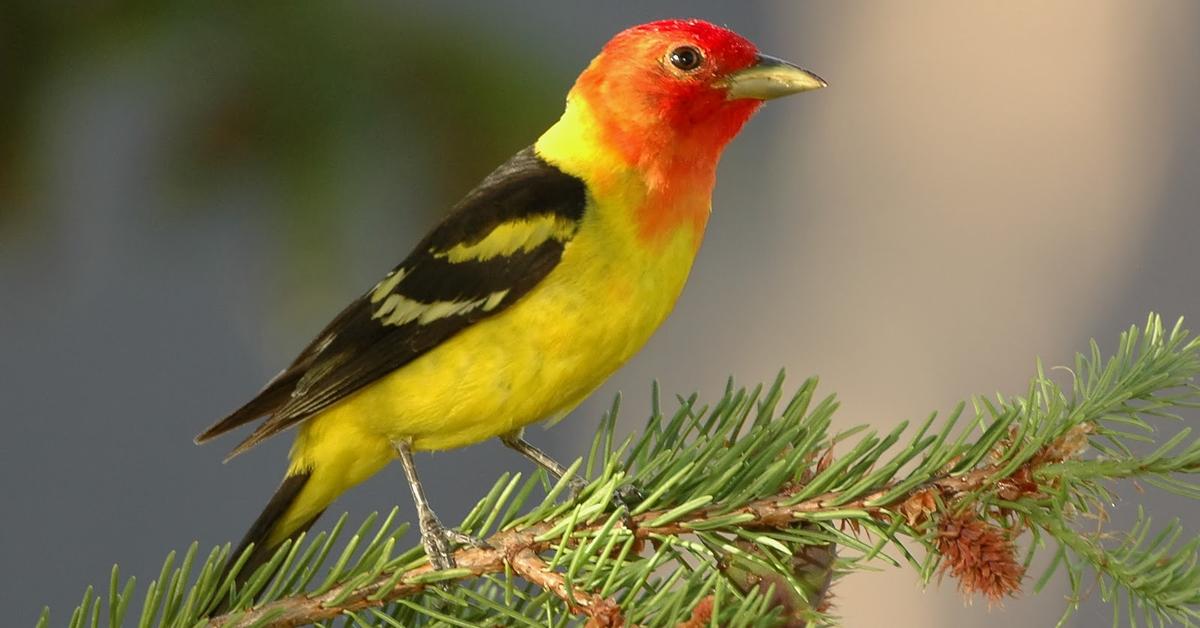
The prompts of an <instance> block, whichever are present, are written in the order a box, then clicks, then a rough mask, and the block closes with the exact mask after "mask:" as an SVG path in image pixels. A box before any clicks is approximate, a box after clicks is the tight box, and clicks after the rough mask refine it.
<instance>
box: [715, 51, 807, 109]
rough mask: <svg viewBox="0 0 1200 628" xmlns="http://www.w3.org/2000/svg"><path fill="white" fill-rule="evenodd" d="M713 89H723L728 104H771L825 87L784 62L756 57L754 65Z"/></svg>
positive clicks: (726, 78) (724, 80) (733, 74)
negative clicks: (742, 101)
mask: <svg viewBox="0 0 1200 628" xmlns="http://www.w3.org/2000/svg"><path fill="white" fill-rule="evenodd" d="M717 85H718V86H720V87H724V88H725V90H726V94H727V96H726V98H728V99H729V100H738V99H741V98H754V99H756V100H771V99H772V98H779V97H780V96H789V95H791V94H798V93H800V92H807V91H808V90H810V89H821V88H822V87H826V86H827V85H828V83H826V82H825V81H824V80H823V79H821V77H819V76H817V75H816V74H813V73H812V72H809V71H808V70H805V69H804V68H801V67H799V66H795V65H792V64H791V63H788V62H787V61H784V60H782V59H776V58H775V57H768V56H767V55H758V61H757V62H756V63H755V64H754V65H752V66H750V67H748V68H746V69H744V70H738V71H737V72H734V73H732V74H730V75H728V76H726V77H725V78H724V79H722V80H721V81H720V82H719V83H718V84H717Z"/></svg>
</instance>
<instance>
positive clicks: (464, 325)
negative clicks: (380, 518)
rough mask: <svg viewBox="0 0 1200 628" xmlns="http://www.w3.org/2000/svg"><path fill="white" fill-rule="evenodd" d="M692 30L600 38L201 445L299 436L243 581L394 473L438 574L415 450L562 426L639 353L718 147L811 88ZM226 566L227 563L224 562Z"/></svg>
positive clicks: (668, 288) (754, 55)
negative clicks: (502, 144) (530, 126)
mask: <svg viewBox="0 0 1200 628" xmlns="http://www.w3.org/2000/svg"><path fill="white" fill-rule="evenodd" d="M824 86H825V83H824V81H822V80H821V79H820V78H819V77H817V76H816V75H814V74H812V73H810V72H807V71H805V70H802V69H800V68H798V67H796V66H794V65H791V64H789V63H786V62H783V61H780V60H778V59H774V58H771V57H767V56H764V55H760V54H759V53H758V50H757V49H756V48H755V46H754V45H753V44H751V43H750V42H749V41H747V40H746V39H744V38H742V37H741V36H739V35H738V34H736V33H734V32H732V31H730V30H727V29H724V28H721V27H718V26H714V25H712V24H709V23H707V22H703V21H699V20H666V21H660V22H653V23H649V24H643V25H641V26H635V27H633V28H630V29H628V30H625V31H623V32H621V33H619V34H618V35H616V36H615V37H613V39H612V40H611V41H609V42H608V44H606V45H605V46H604V49H603V50H602V51H601V52H600V54H599V55H598V56H597V57H596V58H595V59H593V60H592V62H591V64H590V65H588V67H587V69H585V70H584V71H583V73H582V74H580V75H579V78H578V79H577V80H576V81H575V85H574V86H573V87H572V88H571V90H570V92H569V93H568V94H567V104H566V109H565V111H564V113H563V115H562V117H561V118H560V119H559V120H558V122H556V123H555V124H554V125H553V126H551V127H550V129H549V130H547V131H546V132H545V133H544V134H543V135H542V136H541V137H540V138H539V139H538V140H537V141H536V142H535V143H534V144H533V146H530V147H528V148H525V149H524V150H522V151H520V152H518V153H517V154H516V155H515V156H513V158H512V159H510V160H509V161H508V162H507V163H505V164H503V165H502V166H500V167H499V168H498V169H496V171H495V172H493V173H491V174H490V175H488V177H487V178H485V179H484V180H483V182H482V183H480V184H479V186H478V187H477V188H475V189H474V190H472V191H471V192H470V193H469V194H467V195H466V197H465V198H463V200H462V201H460V202H459V203H458V204H457V205H456V206H454V207H453V208H452V209H451V211H450V213H449V215H448V216H447V217H446V218H445V219H444V220H442V222H441V223H440V224H439V225H437V226H436V227H435V228H434V229H433V231H432V232H430V233H429V235H427V236H426V237H425V239H423V240H421V241H420V243H419V244H417V247H416V249H414V250H413V251H412V252H411V253H410V254H409V255H408V257H407V258H405V260H404V261H403V262H401V263H400V265H399V266H397V267H396V268H395V269H393V270H392V271H391V272H390V273H388V274H387V275H386V276H385V277H384V278H383V280H382V281H380V282H379V283H378V284H376V285H375V286H374V287H373V288H371V289H370V290H368V291H367V292H366V294H364V295H363V296H362V297H360V298H359V299H357V300H356V301H354V302H353V303H351V304H350V305H349V307H347V308H346V309H345V310H343V311H342V313H341V314H339V315H338V316H337V318H335V319H333V322H331V323H329V325H328V326H327V327H325V329H324V330H322V331H321V333H320V334H318V335H317V337H316V339H315V340H313V341H312V343H311V344H309V345H308V347H306V348H305V349H304V350H303V351H302V352H301V353H300V356H299V357H297V358H296V360H295V361H294V362H292V364H291V365H290V366H289V367H288V368H287V369H285V370H284V371H283V372H282V373H281V374H280V375H279V376H277V377H276V378H275V379H274V380H272V381H271V382H270V383H269V384H267V386H266V388H264V389H263V390H262V391H261V392H260V393H259V394H258V395H257V396H256V397H254V399H252V400H250V402H249V403H247V404H246V405H244V406H242V407H241V408H240V409H238V410H237V411H236V412H234V413H233V414H231V415H229V416H228V417H226V418H225V419H223V420H221V421H220V422H218V423H217V424H216V425H213V426H212V427H210V428H209V429H207V430H205V431H204V433H202V434H200V435H199V436H197V437H196V442H197V443H201V442H204V441H207V440H209V439H211V438H213V437H214V436H217V435H219V434H223V433H225V432H227V431H229V430H232V429H234V428H236V427H238V426H240V425H243V424H245V423H248V422H250V421H252V420H254V419H257V418H259V417H266V418H265V420H264V421H263V422H262V423H261V424H259V425H258V427H257V429H255V430H254V432H253V433H251V434H250V436H249V437H247V438H246V439H245V440H244V441H242V443H241V444H240V445H238V446H237V447H236V448H235V449H234V450H233V452H232V454H230V457H232V456H234V455H237V454H240V453H242V452H244V451H246V450H247V449H249V448H250V447H253V446H254V445H255V444H257V443H259V442H261V441H262V440H263V439H266V438H268V437H270V436H273V435H275V434H278V433H280V432H282V431H284V430H286V429H288V428H290V427H292V426H299V431H298V433H297V435H296V441H295V444H294V445H293V446H292V450H291V464H290V466H289V467H288V470H287V474H286V475H285V476H284V480H283V483H282V485H281V486H280V487H279V489H278V491H277V492H276V493H275V495H274V497H272V498H271V501H270V503H269V504H267V507H266V509H265V510H264V511H263V512H262V514H261V515H260V516H259V518H258V520H256V521H255V522H254V524H253V525H252V526H251V528H250V530H249V532H248V533H247V534H246V537H245V539H244V540H243V541H242V546H241V548H242V549H240V550H239V552H240V551H242V550H244V548H246V547H247V546H248V545H249V544H251V543H253V544H254V545H255V549H254V551H253V554H252V555H251V558H250V560H249V562H248V563H247V565H246V566H245V567H244V569H243V573H249V570H251V569H253V568H254V567H255V566H256V565H258V564H261V563H262V561H264V560H265V559H266V558H268V557H269V556H270V555H271V553H272V551H273V550H274V548H276V547H277V546H279V545H280V544H281V543H282V542H283V541H284V540H286V539H288V538H293V537H295V536H296V535H298V534H299V533H300V532H301V531H303V530H306V529H308V527H309V526H311V525H312V523H313V521H315V520H316V518H317V517H318V516H320V514H321V513H322V512H323V511H324V510H325V508H326V507H327V506H329V504H330V503H331V502H332V501H333V500H334V499H335V498H336V497H337V496H338V495H340V494H341V493H342V492H343V491H345V490H346V489H348V488H350V487H352V486H354V485H356V484H358V483H359V482H362V481H363V480H365V479H366V478H368V477H370V476H371V475H373V474H375V473H376V472H377V471H379V470H380V469H382V468H383V467H384V466H385V465H387V464H388V463H389V462H391V461H392V460H394V459H396V458H399V459H400V462H401V464H402V465H403V467H404V471H405V474H406V475H407V477H408V480H409V483H410V485H411V488H412V493H413V499H414V501H415V502H416V506H417V510H418V514H419V521H420V527H421V535H422V542H423V543H424V546H425V550H426V553H427V554H428V555H429V559H430V562H431V563H432V564H433V566H434V567H435V568H447V567H450V566H452V565H453V564H454V561H453V558H452V553H451V544H452V543H453V542H463V541H468V540H470V539H468V538H466V537H465V535H462V534H459V533H457V532H455V531H452V530H448V529H446V528H444V527H443V526H442V525H441V523H440V522H439V521H438V519H437V517H436V516H435V515H434V513H433V511H432V509H431V508H430V506H429V503H428V501H427V499H426V497H425V493H424V491H423V490H422V488H421V484H420V482H419V481H418V478H417V472H416V468H415V466H414V464H413V459H412V455H413V452H416V451H430V450H444V449H454V448H456V447H463V446H465V445H470V444H473V443H478V442H480V441H483V440H485V439H488V438H493V437H499V438H500V439H501V440H502V441H503V442H504V444H505V445H507V446H509V447H511V448H513V449H515V450H516V451H518V452H520V453H521V454H523V455H525V456H527V457H529V458H530V459H532V460H533V461H534V462H535V463H537V464H539V465H541V466H542V467H544V468H546V469H547V470H548V471H550V472H551V473H554V474H558V475H561V474H562V473H563V468H562V466H560V465H559V464H557V463H556V462H554V460H553V459H552V458H550V457H549V456H547V455H546V454H545V453H543V452H541V451H540V450H538V449H536V448H535V447H533V446H532V445H530V444H529V443H528V442H526V441H525V440H524V439H523V438H522V429H523V428H524V427H525V426H527V425H529V424H531V423H535V422H537V421H543V420H555V419H558V418H561V417H562V416H564V415H565V414H567V413H568V412H570V411H571V409H572V408H574V407H575V406H576V405H578V404H579V403H580V402H581V401H582V400H583V399H584V398H586V397H587V396H588V395H589V394H590V393H591V392H592V391H594V390H595V389H596V388H597V387H598V386H599V385H600V384H601V383H602V382H603V381H604V380H605V379H606V378H607V377H608V376H609V375H610V374H612V372H613V371H615V370H616V369H617V368H618V367H620V366H621V365H622V364H623V363H625V361H626V360H628V359H629V358H630V356H632V355H633V354H634V353H635V352H637V351H638V350H639V349H640V348H641V347H642V345H643V344H645V342H646V341H647V340H648V339H649V338H650V335H651V334H652V333H653V332H654V330H655V329H656V328H658V326H659V325H660V324H661V323H662V322H663V320H664V319H665V318H666V317H667V314H668V313H670V311H671V309H672V307H673V306H674V304H675V300H676V298H677V297H678V296H679V293H680V291H681V290H682V289H683V285H684V282H685V280H686V279H687V276H688V271H689V270H690V269H691V267H692V261H693V259H694V258H695V256H696V251H697V250H698V248H699V247H700V241H701V238H702V236H703V235H704V228H705V224H706V223H707V221H708V215H709V211H710V209H711V202H712V199H711V197H712V190H713V184H714V182H715V176H716V168H717V161H718V159H719V158H720V156H721V151H722V149H723V148H724V147H725V145H726V144H727V143H728V142H729V141H730V140H731V139H733V137H734V135H736V134H737V133H738V131H739V130H740V129H741V128H742V125H743V124H744V123H745V122H746V121H747V120H748V119H749V118H750V116H751V115H752V114H753V113H754V112H755V111H756V110H757V109H758V108H759V106H760V105H761V104H762V102H763V101H764V100H768V99H771V98H777V97H780V96H786V95H788V94H794V93H797V92H802V91H805V90H811V89H816V88H819V87H824ZM235 557H236V555H235Z"/></svg>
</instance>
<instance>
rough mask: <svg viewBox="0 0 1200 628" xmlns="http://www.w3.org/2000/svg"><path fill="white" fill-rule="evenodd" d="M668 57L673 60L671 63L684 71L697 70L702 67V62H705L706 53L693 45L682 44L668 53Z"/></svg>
mask: <svg viewBox="0 0 1200 628" xmlns="http://www.w3.org/2000/svg"><path fill="white" fill-rule="evenodd" d="M667 58H668V59H670V60H671V65H673V66H675V67H677V68H679V69H680V70H683V71H684V72H690V71H692V70H695V69H696V68H698V67H700V64H702V63H704V55H702V54H700V51H699V50H696V49H695V48H694V47H692V46H680V47H678V48H676V49H674V50H672V51H671V54H669V55H667Z"/></svg>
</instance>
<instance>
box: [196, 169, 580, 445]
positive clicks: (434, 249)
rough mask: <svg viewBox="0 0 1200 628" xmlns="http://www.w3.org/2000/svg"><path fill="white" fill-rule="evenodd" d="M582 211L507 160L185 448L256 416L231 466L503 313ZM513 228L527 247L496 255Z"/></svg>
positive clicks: (564, 180) (550, 176)
mask: <svg viewBox="0 0 1200 628" xmlns="http://www.w3.org/2000/svg"><path fill="white" fill-rule="evenodd" d="M585 203H586V188H585V186H584V184H583V182H582V181H581V180H579V179H578V178H575V177H572V176H570V175H567V174H565V173H563V172H562V171H561V170H559V169H557V168H555V167H554V166H552V165H550V164H548V163H546V162H545V161H543V160H542V159H541V158H540V157H538V156H537V155H536V154H535V153H534V151H533V148H532V147H531V148H526V149H525V150H523V151H521V152H519V153H517V154H516V155H515V156H514V157H513V158H512V159H510V160H509V161H508V162H507V163H505V164H504V165H503V166H501V167H500V168H498V169H497V170H496V171H495V172H493V173H492V174H490V175H488V177H487V178H486V179H484V180H483V182H482V183H481V184H480V185H479V187H477V188H476V189H475V190H473V191H472V192H471V193H470V194H469V195H467V197H466V198H464V199H463V200H462V201H461V202H459V204H458V205H456V206H455V207H454V209H453V210H452V212H451V213H450V215H449V216H448V217H447V218H446V219H445V220H443V221H442V223H441V224H440V225H438V226H437V227H436V228H435V229H434V230H433V231H432V232H431V233H430V234H429V235H428V236H426V237H425V239H424V240H422V241H421V243H420V244H418V245H417V247H416V249H415V250H414V251H413V252H412V253H411V254H410V255H409V256H408V258H407V259H405V260H404V262H402V263H401V264H400V265H399V266H397V267H396V268H395V269H393V270H392V272H391V273H389V274H388V275H387V277H385V278H384V279H383V281H381V282H379V284H377V285H376V286H375V287H374V288H373V289H372V290H370V291H369V292H367V293H366V294H364V295H363V296H361V297H359V298H358V299H357V300H355V301H354V302H353V303H351V304H350V306H349V307H347V308H346V309H345V310H343V311H342V313H341V314H339V315H338V316H337V318H335V319H334V320H333V322H331V323H330V324H329V325H328V326H327V327H326V328H325V329H324V330H323V331H322V332H321V333H320V334H319V335H318V336H317V337H316V339H315V340H313V341H312V343H311V344H309V345H308V347H307V348H305V349H304V351H303V352H301V353H300V355H299V357H297V358H296V360H295V361H294V362H293V363H292V364H291V366H289V367H288V368H287V369H286V370H284V371H283V372H282V373H280V374H279V376H277V377H276V378H275V379H274V380H272V381H271V383H269V384H268V385H267V387H266V388H264V389H263V390H262V392H260V393H259V394H258V396H256V397H255V398H254V399H252V400H251V401H250V402H249V403H247V404H246V405H244V406H242V407H241V408H240V409H238V410H237V411H236V412H234V413H233V414H231V415H229V416H228V417H226V418H225V419H222V420H221V421H219V422H218V423H217V424H215V425H213V426H212V427H210V428H209V429H207V430H205V431H204V432H203V433H202V434H200V435H199V436H197V437H196V442H197V443H201V442H204V441H207V440H209V439H210V438H213V437H214V436H217V435H219V434H223V433H225V432H227V431H229V430H231V429H233V428H235V427H238V426H239V425H243V424H245V423H248V422H250V421H253V420H254V419H256V418H258V417H261V416H266V417H267V420H266V421H264V422H263V423H262V424H261V425H259V426H258V428H257V429H256V430H255V431H254V433H252V434H251V435H250V436H249V437H248V438H246V440H244V441H242V443H241V444H240V445H238V446H237V447H236V448H235V449H234V450H233V452H232V453H230V457H233V456H236V455H237V454H239V453H241V452H243V451H245V450H246V449H249V448H250V447H253V446H254V445H256V444H257V443H259V442H261V441H262V440H263V439H265V438H267V437H269V436H272V435H274V434H277V433H279V432H281V431H283V430H285V429H287V428H288V427H291V426H292V425H295V424H296V423H299V422H301V421H303V420H305V419H307V418H309V417H311V416H313V415H314V414H316V413H318V412H320V411H322V410H324V409H326V408H328V407H329V406H331V405H333V404H335V403H337V402H338V401H340V400H342V399H345V398H346V397H347V396H349V395H350V394H352V393H354V392H355V391H357V390H359V389H361V388H362V387H364V386H366V385H368V384H370V383H371V382H374V381H375V380H377V379H379V378H380V377H382V376H384V375H386V374H388V373H390V372H392V371H394V370H396V369H398V368H400V367H402V366H404V365H405V364H408V363H409V362H411V361H412V360H414V359H416V358H417V357H419V356H421V355H422V354H424V353H425V352H427V351H429V350H430V349H432V348H434V347H436V346H437V345H439V344H441V343H442V342H445V341H446V339H448V338H450V337H451V336H453V335H454V334H456V333H458V332H459V331H461V330H463V329H465V328H466V327H468V326H470V325H472V324H474V323H476V322H478V321H480V320H482V319H484V318H487V317H489V316H492V315H494V314H496V313H498V312H500V311H502V310H504V309H505V308H506V307H508V306H509V305H512V304H513V303H514V302H516V301H517V300H518V299H520V298H521V297H522V296H523V295H524V294H525V293H527V292H529V290H530V289H532V288H533V287H534V286H535V285H537V283H538V282H540V281H541V280H542V279H543V278H544V277H545V276H546V275H547V274H549V273H550V271H551V270H552V269H553V268H554V267H555V266H557V265H558V262H559V260H560V259H561V258H562V253H563V249H564V247H565V246H566V244H567V243H568V242H569V241H570V238H571V237H572V236H573V235H574V233H575V229H576V228H577V227H578V224H579V221H580V220H581V219H582V217H583V212H584V207H585ZM513 227H523V228H522V229H518V230H517V231H516V233H517V234H518V236H519V235H520V234H525V235H526V236H527V237H526V238H525V239H524V240H521V239H520V238H519V237H517V238H514V237H505V238H494V239H495V240H496V241H499V242H501V244H502V246H499V247H497V246H494V244H495V243H494V242H493V241H492V240H489V239H488V237H489V236H491V235H500V234H501V231H497V229H502V230H505V231H503V233H504V234H505V235H507V236H511V234H512V233H513V231H511V230H512V229H513ZM514 241H515V242H516V244H515V245H514V244H513V242H514ZM481 243H482V244H481ZM489 244H492V245H493V246H491V247H489V248H488V250H486V251H485V250H484V249H483V248H480V247H487V245H489ZM472 247H476V248H472Z"/></svg>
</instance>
